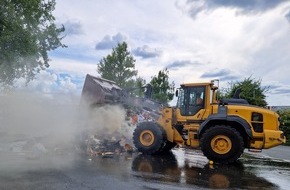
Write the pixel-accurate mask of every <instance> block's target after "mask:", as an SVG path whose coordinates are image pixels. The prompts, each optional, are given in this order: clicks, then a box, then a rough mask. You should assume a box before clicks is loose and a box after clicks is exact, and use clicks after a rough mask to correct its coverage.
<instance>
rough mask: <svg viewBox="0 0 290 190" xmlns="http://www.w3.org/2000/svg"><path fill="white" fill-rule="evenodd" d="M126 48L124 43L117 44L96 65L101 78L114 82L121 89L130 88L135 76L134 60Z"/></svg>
mask: <svg viewBox="0 0 290 190" xmlns="http://www.w3.org/2000/svg"><path fill="white" fill-rule="evenodd" d="M127 48H128V46H127V43H126V42H123V43H118V45H117V47H115V48H113V50H112V53H111V54H109V55H107V57H105V58H103V59H102V60H101V61H100V63H99V64H98V73H99V74H100V75H101V77H102V78H105V79H108V80H112V81H115V82H116V83H117V84H118V85H119V86H120V87H122V88H127V87H132V82H133V81H132V80H133V77H135V76H136V75H137V71H136V70H135V60H134V58H133V56H132V55H131V53H130V52H129V51H128V50H127Z"/></svg>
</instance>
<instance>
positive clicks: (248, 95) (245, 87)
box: [220, 77, 269, 107]
mask: <svg viewBox="0 0 290 190" xmlns="http://www.w3.org/2000/svg"><path fill="white" fill-rule="evenodd" d="M261 82H262V81H261V80H255V79H253V78H252V77H248V78H245V79H244V80H243V81H236V82H231V83H230V87H229V88H228V89H226V90H224V92H223V93H222V94H221V95H220V96H221V97H225V98H232V97H233V96H234V94H235V92H236V90H237V89H239V88H240V89H241V94H240V98H243V99H246V100H247V101H248V102H249V103H250V104H251V105H257V106H261V107H265V106H267V102H266V100H265V99H266V95H265V93H266V92H267V91H268V89H269V87H262V85H261Z"/></svg>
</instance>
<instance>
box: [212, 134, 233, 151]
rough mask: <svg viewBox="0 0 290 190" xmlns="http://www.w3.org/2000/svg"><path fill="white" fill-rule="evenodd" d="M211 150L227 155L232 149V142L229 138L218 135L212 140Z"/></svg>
mask: <svg viewBox="0 0 290 190" xmlns="http://www.w3.org/2000/svg"><path fill="white" fill-rule="evenodd" d="M211 148H212V150H213V151H215V152H216V153H218V154H226V153H228V152H229V151H230V150H231V148H232V141H231V140H230V139H229V137H227V136H224V135H218V136H215V137H214V138H213V139H212V140H211Z"/></svg>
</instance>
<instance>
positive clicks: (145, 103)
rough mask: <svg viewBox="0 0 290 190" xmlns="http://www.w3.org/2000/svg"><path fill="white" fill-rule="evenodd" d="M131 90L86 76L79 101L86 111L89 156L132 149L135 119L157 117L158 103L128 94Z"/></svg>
mask: <svg viewBox="0 0 290 190" xmlns="http://www.w3.org/2000/svg"><path fill="white" fill-rule="evenodd" d="M146 87H148V85H147V86H146ZM144 88H145V87H144ZM130 90H132V89H130ZM130 90H128V89H127V90H125V89H122V88H120V87H119V86H118V85H117V84H116V83H115V82H113V81H110V80H106V79H103V78H98V77H94V76H91V75H87V76H86V79H85V83H84V86H83V90H82V98H81V104H82V107H84V108H85V110H87V111H88V112H89V113H88V114H87V115H88V118H86V119H85V120H86V121H87V124H86V132H85V134H86V138H85V142H86V143H85V144H86V146H87V152H88V153H89V154H90V155H107V154H119V153H122V152H132V151H134V148H133V142H132V137H133V131H134V129H135V127H136V126H137V124H138V122H142V121H145V120H151V121H153V120H156V119H157V118H158V115H159V113H158V112H159V107H160V104H158V103H156V102H153V101H151V100H149V99H146V98H142V97H133V96H130V92H129V91H130ZM133 90H134V89H133Z"/></svg>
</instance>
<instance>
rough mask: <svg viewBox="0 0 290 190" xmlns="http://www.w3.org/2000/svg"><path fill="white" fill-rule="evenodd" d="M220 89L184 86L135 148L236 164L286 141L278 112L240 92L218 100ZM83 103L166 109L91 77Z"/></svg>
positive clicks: (144, 125) (140, 132)
mask: <svg viewBox="0 0 290 190" xmlns="http://www.w3.org/2000/svg"><path fill="white" fill-rule="evenodd" d="M147 87H149V86H147ZM145 88H146V87H145ZM217 90H218V85H215V81H211V82H208V83H188V84H182V85H181V86H180V88H179V89H178V90H177V91H176V96H177V97H178V100H177V106H176V107H165V108H162V109H160V116H159V118H157V119H156V121H145V122H141V123H139V124H138V126H137V127H136V129H135V130H134V133H133V142H134V145H135V147H136V148H137V149H138V151H140V152H142V153H144V154H163V153H165V152H168V151H170V150H171V149H172V148H174V147H175V146H176V145H177V144H178V145H181V146H185V147H190V148H198V149H201V150H202V152H203V154H204V155H205V156H206V157H207V158H208V159H209V160H211V161H214V162H219V163H233V162H235V161H236V160H237V159H238V158H239V157H240V156H241V155H242V154H243V152H244V149H245V148H247V149H249V150H252V151H261V150H262V149H268V148H272V147H275V146H278V145H280V144H283V143H285V142H286V138H285V136H284V134H283V132H282V131H280V130H279V126H280V123H279V115H278V114H277V113H275V112H273V111H271V110H268V109H265V108H261V107H257V106H253V105H249V103H248V102H247V101H246V100H244V99H240V98H239V95H238V93H239V92H237V94H236V95H234V98H232V99H224V100H220V101H217ZM147 92H150V89H149V90H148V89H147ZM147 95H148V94H147ZM149 97H150V95H149ZM82 99H83V100H84V101H85V102H86V103H88V104H89V105H90V106H97V105H99V104H112V103H122V104H124V105H130V104H134V105H135V106H140V107H142V109H146V110H151V111H152V112H154V111H156V110H158V108H160V104H157V103H156V102H154V101H151V100H148V99H146V98H134V97H130V96H129V95H128V93H127V92H126V90H124V89H122V88H120V87H119V86H118V85H116V83H114V82H113V81H109V80H105V79H101V78H97V77H93V76H91V75H87V77H86V80H85V84H84V87H83V91H82Z"/></svg>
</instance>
